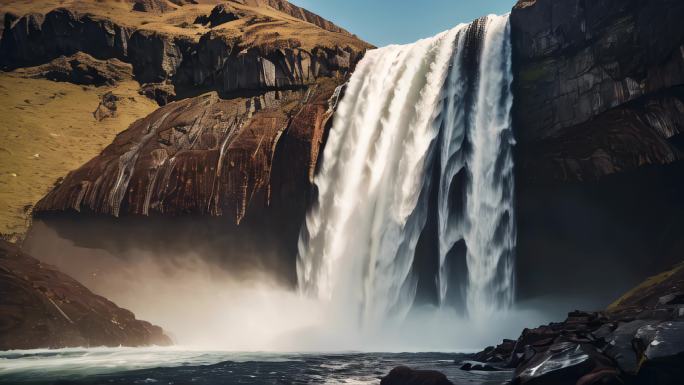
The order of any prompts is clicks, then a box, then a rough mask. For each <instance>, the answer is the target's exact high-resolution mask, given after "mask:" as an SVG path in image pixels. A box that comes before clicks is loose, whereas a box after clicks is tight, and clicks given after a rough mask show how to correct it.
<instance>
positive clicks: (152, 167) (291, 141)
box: [34, 80, 335, 223]
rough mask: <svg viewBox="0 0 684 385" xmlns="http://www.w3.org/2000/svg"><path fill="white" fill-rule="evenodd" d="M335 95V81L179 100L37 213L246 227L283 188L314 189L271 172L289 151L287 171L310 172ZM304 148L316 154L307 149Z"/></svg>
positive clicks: (133, 130)
mask: <svg viewBox="0 0 684 385" xmlns="http://www.w3.org/2000/svg"><path fill="white" fill-rule="evenodd" d="M334 90H335V83H334V82H333V81H332V80H330V81H328V82H321V83H320V84H318V85H316V86H314V87H312V88H310V89H309V90H307V91H306V92H305V91H284V92H283V91H271V92H267V93H265V94H263V95H260V96H256V97H252V98H247V99H245V98H238V99H230V100H223V99H220V98H219V97H218V95H217V94H216V93H209V94H205V95H202V96H199V97H195V98H190V99H185V100H183V101H179V102H174V103H170V104H168V105H166V106H165V107H163V108H161V109H159V110H157V111H156V112H155V113H153V114H151V115H150V116H148V117H147V118H145V119H142V120H139V121H137V122H135V123H134V124H133V125H131V127H130V128H129V129H128V130H126V131H124V132H123V133H121V134H120V135H119V136H117V138H116V139H115V141H114V143H112V144H111V145H110V146H108V147H107V148H106V149H105V150H104V151H103V152H102V154H101V155H100V156H98V157H96V158H94V159H93V160H91V161H90V162H88V163H87V164H85V165H84V166H83V167H81V168H80V169H78V170H76V171H74V172H72V173H70V174H69V175H68V176H67V177H66V178H65V179H64V181H63V182H62V183H61V184H60V185H59V186H57V187H56V188H54V189H53V190H52V191H51V192H50V193H49V194H48V195H47V196H46V197H45V198H44V199H42V200H41V201H40V202H39V203H38V204H37V205H36V207H35V209H34V212H35V213H37V214H40V213H46V212H55V211H59V212H63V211H69V210H75V211H87V212H93V213H99V214H108V215H113V216H119V215H124V214H129V215H130V214H133V215H181V214H193V215H206V216H228V217H230V218H232V220H233V221H234V222H235V223H239V222H240V221H241V220H242V218H243V217H244V216H245V214H246V212H247V208H248V207H249V205H250V203H251V202H252V201H253V199H255V197H257V196H261V197H263V199H264V201H263V202H261V203H257V204H261V205H268V204H269V201H270V196H271V194H272V193H273V192H274V191H273V190H274V188H275V189H276V193H278V194H279V193H280V186H281V185H282V186H286V185H287V183H292V182H297V183H300V185H299V186H298V189H299V191H300V192H301V191H306V189H307V187H306V186H307V182H308V181H307V180H304V181H302V180H301V178H300V179H294V180H292V179H289V178H286V177H284V176H278V175H275V176H274V175H272V172H271V171H272V168H273V164H274V159H275V157H276V153H281V154H283V155H280V156H281V159H280V160H278V162H282V163H283V164H282V166H284V167H285V168H287V169H294V170H302V171H301V173H302V174H304V175H309V174H310V173H311V171H310V170H312V169H313V168H314V166H315V164H316V160H317V157H318V151H319V147H320V142H321V140H322V136H323V130H324V126H325V122H326V120H327V119H328V118H329V116H330V111H329V107H328V105H327V103H328V100H329V99H330V98H331V96H332V95H333V92H334ZM302 142H303V143H302ZM300 143H302V144H300ZM295 146H297V147H296V148H287V147H295ZM302 146H304V147H308V151H306V152H301V153H300V152H298V150H300V149H304V148H302ZM284 147H285V148H284ZM284 154H287V155H288V157H287V158H284ZM276 179H277V180H276Z"/></svg>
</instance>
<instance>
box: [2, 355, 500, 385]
mask: <svg viewBox="0 0 684 385" xmlns="http://www.w3.org/2000/svg"><path fill="white" fill-rule="evenodd" d="M462 357H463V355H459V354H449V353H334V354H322V353H316V354H314V353H287V354H285V353H227V352H198V351H188V350H182V349H179V348H177V349H174V348H171V349H168V348H98V349H79V348H75V349H58V350H26V351H10V352H1V353H0V383H2V384H19V383H21V384H26V383H31V384H52V383H55V382H56V381H59V383H64V384H66V383H69V384H190V383H191V384H305V383H307V384H378V383H379V380H378V378H379V377H381V376H383V375H386V374H387V373H388V371H389V370H391V369H392V368H394V367H396V366H398V365H410V366H411V367H414V368H420V369H435V370H439V371H441V372H443V373H445V374H446V375H447V376H448V377H449V379H451V380H452V381H453V382H454V383H455V384H457V385H458V384H501V383H502V382H503V381H505V380H506V379H509V378H510V373H508V372H498V373H487V372H465V371H462V370H460V369H459V368H458V365H456V364H455V363H454V360H460V359H461V358H462Z"/></svg>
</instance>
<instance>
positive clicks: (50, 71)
mask: <svg viewBox="0 0 684 385" xmlns="http://www.w3.org/2000/svg"><path fill="white" fill-rule="evenodd" d="M17 72H19V73H21V74H22V75H25V76H30V77H34V78H45V79H48V80H53V81H59V82H70V83H74V84H83V85H94V86H102V85H110V86H111V85H115V84H116V83H118V82H120V81H123V80H130V79H132V78H133V73H132V72H133V68H132V67H131V65H130V64H127V63H124V62H122V61H120V60H118V59H107V60H98V59H95V58H93V57H92V56H90V55H88V54H84V53H81V52H78V53H76V54H74V55H71V56H68V57H65V56H61V57H59V58H57V59H55V60H53V61H51V62H49V63H47V64H44V65H40V66H37V67H30V68H25V69H21V70H18V71H17Z"/></svg>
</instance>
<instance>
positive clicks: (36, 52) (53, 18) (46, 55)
mask: <svg viewBox="0 0 684 385" xmlns="http://www.w3.org/2000/svg"><path fill="white" fill-rule="evenodd" d="M252 2H253V1H247V3H250V4H248V5H251V3H252ZM238 3H240V2H238ZM257 3H258V4H254V5H255V6H262V7H263V6H271V5H272V6H273V8H275V9H277V10H281V11H282V12H284V13H285V14H288V15H291V14H294V15H295V17H296V18H299V19H302V20H305V21H308V19H307V18H309V19H312V22H313V21H317V22H316V23H313V24H314V25H320V28H323V29H324V30H330V31H334V32H335V33H332V34H330V35H331V36H330V39H331V41H330V42H328V43H326V44H323V45H316V46H313V47H310V48H307V49H305V48H302V43H301V42H300V41H298V40H297V36H291V37H287V38H286V39H283V38H281V37H279V35H278V33H277V32H274V33H273V36H272V37H271V38H272V39H273V42H262V43H260V44H256V45H254V44H245V43H244V42H243V40H242V38H244V37H245V36H232V35H230V34H228V35H227V34H226V33H224V32H225V31H214V30H211V31H209V32H207V33H205V34H203V35H202V36H201V38H199V39H194V38H190V37H188V36H174V35H171V34H168V33H164V32H157V31H151V30H144V29H136V28H134V27H130V26H121V25H118V24H116V23H114V22H112V21H111V20H107V19H102V18H98V17H95V16H92V15H88V14H79V13H77V12H75V11H73V10H70V9H66V8H58V9H55V10H52V11H50V12H48V13H47V14H45V15H41V14H28V15H24V16H22V17H21V18H20V19H19V20H16V21H15V20H14V19H13V17H14V16H12V15H10V14H7V15H6V17H5V19H6V20H5V27H6V28H5V30H4V32H3V35H2V41H0V66H1V67H2V68H4V69H14V68H18V67H25V66H32V65H39V64H43V63H45V62H48V61H50V60H52V59H54V58H57V57H59V56H62V55H67V56H68V55H72V54H74V53H76V52H83V53H87V54H89V55H92V56H93V57H95V58H98V59H110V58H117V59H120V60H123V61H125V62H128V63H130V64H131V65H132V66H133V72H134V75H135V78H136V80H138V81H139V82H140V83H156V82H162V81H165V80H169V81H171V83H173V85H174V86H176V88H177V92H179V94H182V96H188V95H190V96H195V95H196V94H197V91H196V90H197V89H201V90H204V91H209V90H216V91H219V92H222V93H231V92H236V91H242V90H264V89H286V88H290V87H301V86H304V85H310V84H313V83H314V80H315V79H316V78H318V77H323V76H335V75H338V74H340V73H342V74H343V73H347V72H348V71H350V70H351V69H353V66H354V64H355V63H356V62H357V61H358V60H359V59H360V58H361V55H362V53H363V51H365V49H367V48H369V47H370V46H369V45H368V44H366V43H364V42H362V41H360V40H358V39H355V38H353V37H351V36H350V35H349V33H347V32H345V31H343V30H341V29H339V28H334V24H332V23H330V22H328V21H326V20H324V19H322V18H320V17H318V16H316V15H314V14H311V13H310V12H308V11H304V10H302V9H301V8H299V7H296V6H293V5H291V4H289V3H287V2H285V1H276V0H273V1H268V2H262V1H261V0H259V1H257ZM262 3H263V4H262ZM266 3H269V4H266ZM270 3H273V4H270ZM222 6H223V7H227V5H222ZM169 7H170V5H169ZM219 7H221V6H219ZM242 12H243V13H244V12H246V11H242ZM245 15H247V14H246V13H245ZM248 16H250V17H251V19H250V20H253V21H251V22H252V23H257V24H258V23H260V22H268V21H269V20H266V18H262V19H264V20H262V19H259V17H258V16H254V15H248ZM314 16H315V17H314ZM311 28H314V29H318V28H317V27H315V26H313V25H312V26H311ZM322 32H325V31H322ZM255 33H257V34H258V33H259V32H255ZM325 33H328V32H325ZM266 40H268V39H266ZM336 40H339V41H340V42H341V41H347V42H348V43H349V44H338V43H337V42H336Z"/></svg>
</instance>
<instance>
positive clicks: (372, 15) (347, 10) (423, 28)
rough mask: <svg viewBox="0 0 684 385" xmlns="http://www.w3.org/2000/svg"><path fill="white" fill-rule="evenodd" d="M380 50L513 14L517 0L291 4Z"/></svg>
mask: <svg viewBox="0 0 684 385" xmlns="http://www.w3.org/2000/svg"><path fill="white" fill-rule="evenodd" d="M290 2H291V3H293V4H296V5H299V6H301V7H304V8H306V9H308V10H309V11H311V12H314V13H317V14H319V15H321V16H322V17H324V18H326V19H328V20H330V21H332V22H334V23H335V24H337V25H339V26H340V27H342V28H345V29H347V30H348V31H350V32H352V33H355V34H356V35H357V36H359V37H360V38H362V39H363V40H366V41H367V42H369V43H371V44H374V45H376V46H378V47H380V46H384V45H388V44H397V43H400V44H402V43H411V42H414V41H416V40H418V39H421V38H424V37H429V36H433V35H435V34H437V33H439V32H442V31H444V30H447V29H450V28H452V27H455V26H456V25H457V24H460V23H465V22H469V21H472V20H474V19H476V18H478V17H480V16H484V15H487V14H489V13H496V14H504V13H507V12H510V10H511V8H513V5H514V4H515V2H516V0H290Z"/></svg>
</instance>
